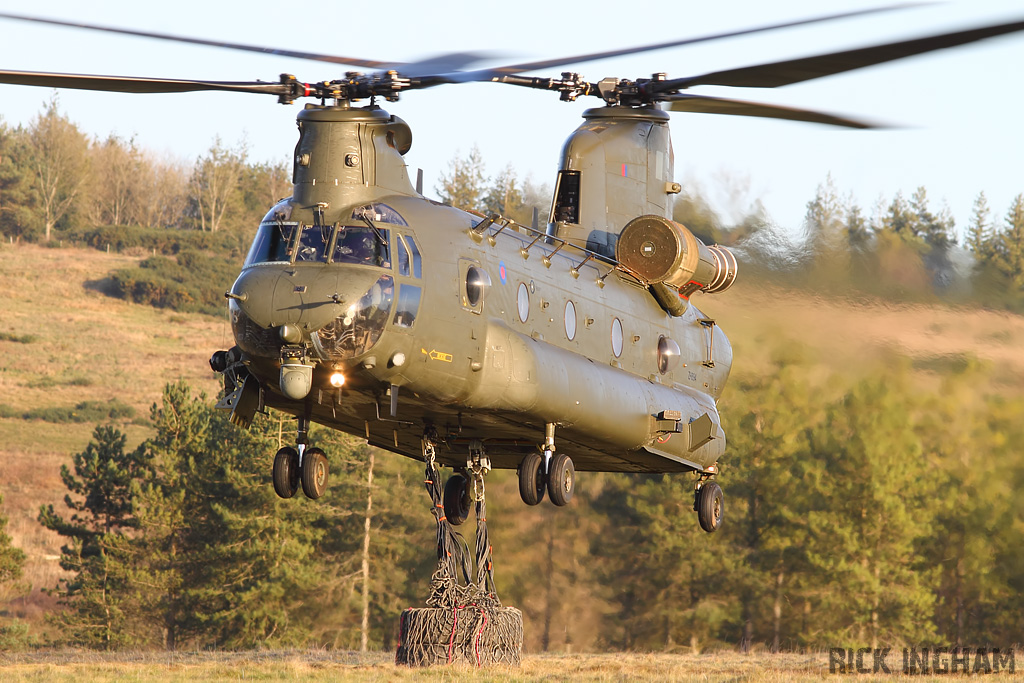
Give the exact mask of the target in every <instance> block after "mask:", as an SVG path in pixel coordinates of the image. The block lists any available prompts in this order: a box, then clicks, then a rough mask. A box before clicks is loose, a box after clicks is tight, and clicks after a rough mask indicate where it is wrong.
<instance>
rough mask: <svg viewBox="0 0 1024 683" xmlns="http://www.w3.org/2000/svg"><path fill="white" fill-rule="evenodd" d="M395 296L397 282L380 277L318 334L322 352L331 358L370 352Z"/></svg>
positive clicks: (388, 276)
mask: <svg viewBox="0 0 1024 683" xmlns="http://www.w3.org/2000/svg"><path fill="white" fill-rule="evenodd" d="M394 295H395V281H394V279H392V277H391V276H390V275H381V276H380V279H378V280H377V282H375V283H374V284H373V286H372V287H370V290H369V291H368V292H366V294H364V295H363V296H362V297H361V298H360V299H359V301H357V302H356V303H354V304H352V305H351V306H349V307H348V308H347V309H346V310H345V312H344V313H342V314H341V315H339V316H338V317H337V318H336V319H335V320H334V322H332V323H330V324H329V325H325V326H324V327H322V328H320V330H318V331H317V332H316V333H315V334H316V335H317V343H319V345H320V348H321V349H322V350H323V352H324V353H326V354H327V355H328V356H329V357H331V358H335V359H345V358H354V357H356V356H359V355H361V354H363V353H366V352H367V351H369V350H370V347H372V346H373V345H374V344H376V343H377V340H378V339H380V335H381V333H382V332H383V331H384V327H385V326H386V325H387V322H388V313H389V312H390V311H391V304H392V302H393V301H394ZM414 315H415V313H414ZM410 324H411V322H410Z"/></svg>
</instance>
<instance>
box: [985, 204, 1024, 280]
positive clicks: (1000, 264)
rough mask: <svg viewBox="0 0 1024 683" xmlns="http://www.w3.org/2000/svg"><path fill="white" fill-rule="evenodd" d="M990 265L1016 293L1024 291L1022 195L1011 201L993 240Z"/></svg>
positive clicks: (1023, 215) (1023, 212) (1023, 216)
mask: <svg viewBox="0 0 1024 683" xmlns="http://www.w3.org/2000/svg"><path fill="white" fill-rule="evenodd" d="M992 264H993V266H994V267H995V268H996V270H997V271H998V272H999V273H1000V274H1001V275H1002V276H1003V277H1004V278H1005V279H1006V281H1007V282H1008V283H1009V284H1010V286H1011V287H1013V288H1014V289H1015V290H1016V291H1018V292H1019V291H1021V290H1024V194H1019V195H1017V196H1016V197H1014V199H1013V203H1012V204H1011V205H1010V209H1009V210H1008V211H1007V212H1006V219H1005V227H1004V228H1003V229H1002V230H1001V231H1000V232H999V234H998V235H997V236H996V239H995V253H994V254H993V257H992Z"/></svg>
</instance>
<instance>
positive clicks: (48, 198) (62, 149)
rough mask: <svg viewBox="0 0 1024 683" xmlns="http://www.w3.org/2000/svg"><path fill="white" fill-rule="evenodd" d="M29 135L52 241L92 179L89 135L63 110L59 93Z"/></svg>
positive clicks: (47, 239) (33, 124) (39, 115)
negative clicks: (61, 223)
mask: <svg viewBox="0 0 1024 683" xmlns="http://www.w3.org/2000/svg"><path fill="white" fill-rule="evenodd" d="M29 136H30V139H31V144H32V147H33V149H34V154H33V157H34V158H33V164H32V168H33V171H34V174H35V185H36V191H37V192H38V195H39V208H40V210H41V211H42V213H43V216H42V218H43V225H44V231H45V238H46V241H50V236H51V233H52V231H53V228H54V226H55V225H56V224H57V222H58V221H60V220H61V219H62V218H64V216H66V215H67V213H68V212H69V211H70V210H71V208H72V207H73V206H74V203H75V199H76V198H77V197H78V195H79V192H80V191H81V190H82V188H83V187H84V186H85V183H86V180H88V177H89V139H88V138H87V137H86V136H85V135H84V134H83V133H82V132H81V131H80V130H78V127H77V126H76V125H75V124H73V123H72V122H71V121H70V120H69V119H68V118H67V117H66V116H63V115H62V114H61V113H60V111H59V108H58V102H57V97H56V95H54V96H53V97H52V98H51V99H50V102H49V103H48V104H47V105H46V107H45V108H44V109H43V111H42V113H40V114H38V115H37V116H36V117H35V119H33V121H32V124H31V126H30V127H29Z"/></svg>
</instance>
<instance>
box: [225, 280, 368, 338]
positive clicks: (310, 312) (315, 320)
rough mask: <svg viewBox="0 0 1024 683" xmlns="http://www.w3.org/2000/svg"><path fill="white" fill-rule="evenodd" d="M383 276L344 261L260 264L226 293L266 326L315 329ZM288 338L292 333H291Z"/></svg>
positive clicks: (258, 322) (296, 329) (329, 320)
mask: <svg viewBox="0 0 1024 683" xmlns="http://www.w3.org/2000/svg"><path fill="white" fill-rule="evenodd" d="M378 276H379V274H378V273H376V272H368V271H366V270H364V269H358V268H351V267H346V266H343V265H332V266H329V267H323V266H320V267H313V268H303V267H284V268H282V267H280V266H255V267H251V268H247V269H246V270H244V271H242V273H241V274H240V275H239V276H238V279H236V280H235V284H234V285H233V286H232V287H231V291H230V292H228V293H227V294H226V296H227V297H228V298H230V299H233V300H234V301H235V302H237V303H238V306H239V307H240V308H241V309H242V313H244V314H245V315H246V316H247V317H248V318H249V320H251V321H252V322H253V323H255V324H256V325H258V326H259V327H262V328H264V329H271V328H282V329H283V330H284V331H285V332H286V333H287V334H289V335H291V336H294V333H295V332H296V331H299V330H301V331H304V332H306V333H309V332H315V331H316V330H319V329H320V328H321V327H323V326H324V325H327V324H329V323H331V322H332V321H334V319H335V318H336V317H337V316H338V315H339V311H342V310H344V308H345V307H348V306H351V305H352V304H353V303H355V302H356V301H358V300H359V297H361V296H362V295H363V294H364V293H366V291H367V290H368V289H369V288H370V287H371V286H372V285H373V283H374V282H375V281H376V280H377V277H378ZM286 341H287V339H286Z"/></svg>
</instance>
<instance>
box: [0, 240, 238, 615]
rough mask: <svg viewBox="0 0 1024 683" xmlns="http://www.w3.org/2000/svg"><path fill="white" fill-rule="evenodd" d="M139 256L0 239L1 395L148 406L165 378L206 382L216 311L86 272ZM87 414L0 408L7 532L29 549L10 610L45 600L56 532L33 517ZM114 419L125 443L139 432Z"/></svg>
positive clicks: (80, 441) (22, 404)
mask: <svg viewBox="0 0 1024 683" xmlns="http://www.w3.org/2000/svg"><path fill="white" fill-rule="evenodd" d="M138 260H139V259H137V258H131V257H127V256H121V255H117V254H106V253H103V252H99V251H92V250H83V249H46V248H42V247H38V246H34V245H18V246H10V245H3V246H0V296H2V297H3V305H2V306H0V334H2V335H3V336H0V403H4V404H6V405H9V406H14V407H16V408H18V409H19V410H32V409H36V408H44V407H47V406H73V405H76V404H78V403H80V402H82V401H88V400H97V401H109V400H111V399H114V398H116V399H119V400H121V401H123V402H124V403H127V404H128V405H130V406H131V407H133V408H134V409H135V410H136V412H137V416H138V417H140V418H145V417H147V416H148V415H149V408H150V406H151V405H152V404H153V403H154V402H156V401H158V400H159V399H160V394H161V391H162V389H163V386H164V384H166V383H167V382H173V381H176V380H178V379H184V380H187V381H188V382H189V383H191V384H192V385H193V386H197V387H200V388H202V389H204V390H205V391H207V392H208V393H210V394H213V393H214V392H216V390H217V383H216V382H215V381H214V379H213V373H212V372H211V371H210V369H209V366H208V365H207V359H208V358H209V357H210V354H211V353H212V352H213V351H215V350H217V349H220V348H228V347H230V345H231V339H230V336H231V332H230V328H229V327H228V325H227V323H226V321H218V320H216V319H214V318H211V317H209V316H205V315H199V314H181V313H174V312H170V311H160V310H156V309H153V308H150V307H148V306H140V305H136V304H131V303H128V302H125V301H120V300H118V299H112V298H110V297H108V296H106V295H104V294H102V293H101V292H100V291H98V289H97V288H98V285H97V283H99V282H101V281H102V280H103V279H104V278H105V277H106V276H107V274H108V273H109V272H110V271H112V270H114V269H117V268H125V267H128V266H132V265H135V264H136V263H137V262H138ZM94 426H95V425H93V424H88V423H79V424H75V423H66V424H63V423H62V424H54V423H50V422H44V421H41V420H22V419H0V482H2V485H0V492H2V493H3V496H4V505H3V512H4V513H5V514H7V515H8V516H9V517H10V524H9V526H8V532H9V533H10V534H11V536H12V538H13V540H14V543H15V545H17V546H19V547H21V548H22V549H23V550H25V552H26V553H27V555H28V561H27V564H26V567H25V580H26V582H27V583H28V585H29V586H30V587H31V595H29V596H27V597H24V596H23V597H22V598H21V599H19V600H16V601H15V602H14V603H13V604H12V605H11V613H12V614H14V615H15V616H19V617H22V618H28V619H33V618H34V617H35V616H37V615H38V614H39V613H40V612H41V611H42V610H44V609H45V608H46V607H47V606H49V605H50V603H52V599H51V598H49V597H48V596H46V595H43V594H42V593H41V592H40V591H41V589H43V588H52V587H54V586H55V585H56V583H57V578H58V577H59V576H60V569H59V567H58V566H57V561H56V556H57V555H58V553H59V552H60V539H59V537H58V536H57V535H56V534H53V533H51V532H49V531H46V530H45V529H43V528H42V527H41V526H40V525H39V524H38V523H37V522H36V516H37V515H38V512H39V506H40V505H44V504H47V503H53V504H55V505H57V506H60V507H62V506H63V504H62V503H61V501H62V500H63V497H64V494H65V493H66V489H65V488H64V486H63V484H62V482H61V480H60V467H61V465H63V464H70V461H71V457H70V456H71V454H73V453H77V452H79V451H81V450H82V449H84V448H85V446H86V444H87V443H88V442H89V440H90V438H91V435H92V430H93V428H94ZM119 428H121V429H122V431H124V432H125V433H126V434H127V436H128V441H129V444H128V445H129V447H134V446H135V445H136V444H138V443H140V442H141V441H142V440H144V439H145V438H147V437H148V436H149V430H148V429H147V428H146V427H144V426H139V425H137V424H130V423H122V424H120V425H119Z"/></svg>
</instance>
